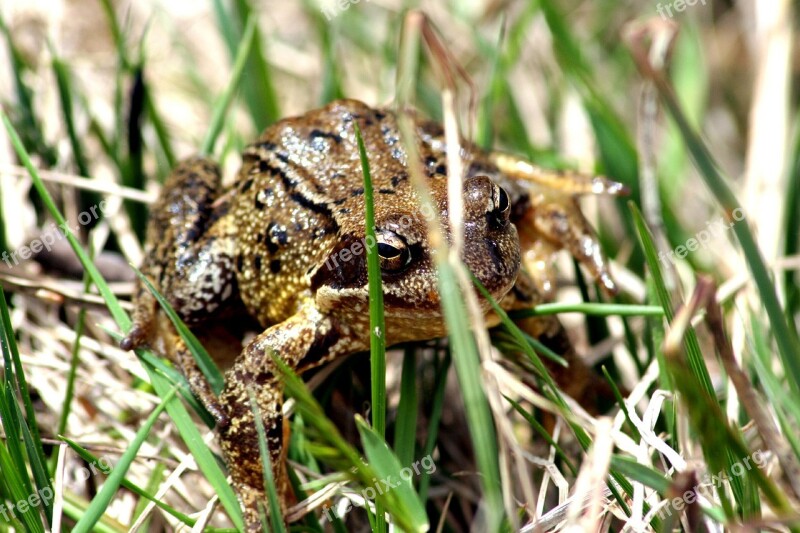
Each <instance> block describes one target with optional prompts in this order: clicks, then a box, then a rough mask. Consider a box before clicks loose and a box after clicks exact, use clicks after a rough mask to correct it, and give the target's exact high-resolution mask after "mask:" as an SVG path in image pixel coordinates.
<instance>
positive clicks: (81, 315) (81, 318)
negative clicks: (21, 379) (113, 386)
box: [56, 248, 94, 435]
mask: <svg viewBox="0 0 800 533" xmlns="http://www.w3.org/2000/svg"><path fill="white" fill-rule="evenodd" d="M89 259H92V260H94V250H93V249H92V248H89ZM90 286H91V285H90V280H89V275H88V274H87V273H85V272H84V274H83V292H84V294H85V293H88V292H89V287H90ZM85 322H86V308H81V310H80V311H78V318H77V320H76V321H75V342H74V343H72V353H71V354H70V360H69V372H68V373H67V387H66V390H65V391H64V401H63V403H62V406H63V407H62V409H61V418H60V419H59V421H58V430H57V431H56V434H57V435H62V434H64V432H65V431H66V428H67V421H68V420H69V415H70V413H71V412H72V398H73V397H74V396H75V377H76V376H77V374H78V363H79V361H80V349H81V337H82V336H83V328H84V325H85Z"/></svg>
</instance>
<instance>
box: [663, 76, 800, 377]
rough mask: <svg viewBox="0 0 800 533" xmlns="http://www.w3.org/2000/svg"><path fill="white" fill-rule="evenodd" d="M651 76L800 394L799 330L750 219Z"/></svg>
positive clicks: (673, 101) (667, 87) (678, 110)
mask: <svg viewBox="0 0 800 533" xmlns="http://www.w3.org/2000/svg"><path fill="white" fill-rule="evenodd" d="M651 77H652V80H653V83H654V84H655V86H656V88H657V89H658V91H659V93H660V94H661V97H662V99H663V100H664V103H665V104H666V106H667V109H668V110H669V112H670V115H671V116H672V118H673V119H674V120H675V123H676V124H677V126H678V130H679V131H680V133H681V136H682V137H683V139H684V141H685V143H686V146H687V148H688V149H689V153H690V154H691V156H692V160H693V161H694V163H695V165H696V166H697V169H698V170H699V171H700V176H701V177H702V178H703V180H704V181H705V182H706V185H707V186H708V188H709V189H710V190H711V193H712V194H713V195H714V198H715V199H716V200H717V202H718V203H719V205H720V207H721V208H722V211H723V214H724V216H725V219H726V220H727V222H728V223H729V224H732V229H733V232H734V233H735V234H736V238H737V239H738V240H739V245H740V246H741V247H742V252H743V253H744V257H745V261H746V262H747V265H748V267H749V268H750V273H751V274H752V276H753V280H754V281H755V284H756V287H757V288H758V294H759V296H760V297H761V301H762V303H763V304H764V309H765V310H766V312H767V316H769V320H770V326H771V327H772V330H773V334H774V335H775V341H776V343H777V345H778V352H779V354H780V356H781V362H782V363H783V366H784V368H785V370H786V374H787V378H788V380H787V381H788V382H789V385H790V386H791V387H792V389H793V390H794V391H795V392H800V357H798V354H800V341H798V337H797V330H796V329H795V328H794V327H793V326H791V325H790V324H789V323H788V322H787V320H786V316H785V315H784V313H783V309H782V308H781V305H780V302H779V301H778V295H777V293H776V291H775V286H774V284H773V281H772V278H771V276H770V274H769V270H768V269H767V266H766V264H765V263H764V258H763V257H762V255H761V250H760V249H759V248H758V244H757V243H756V240H755V238H754V237H753V234H752V232H751V231H750V225H749V224H748V222H747V220H740V219H736V218H735V217H734V215H735V213H736V212H737V210H738V211H740V212H742V213H743V212H744V210H743V209H742V206H741V204H740V203H739V200H738V199H737V198H736V196H735V195H734V194H733V191H732V190H731V188H730V187H729V186H728V183H727V180H726V179H725V178H724V177H723V176H722V173H721V172H720V170H719V166H718V165H717V163H716V161H714V158H713V157H712V155H711V152H709V150H708V147H707V146H706V145H705V143H704V142H703V140H702V139H701V138H700V136H699V135H698V134H697V132H696V131H695V129H694V128H693V127H692V126H691V124H690V123H689V120H688V119H687V118H686V116H685V114H684V113H683V110H682V108H681V106H680V104H679V103H678V101H677V98H676V97H675V94H674V92H673V91H672V89H671V87H670V85H669V83H668V82H667V81H666V80H665V79H664V78H663V77H662V76H661V75H659V74H657V73H655V72H652V73H651Z"/></svg>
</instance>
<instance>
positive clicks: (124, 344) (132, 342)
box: [119, 324, 148, 352]
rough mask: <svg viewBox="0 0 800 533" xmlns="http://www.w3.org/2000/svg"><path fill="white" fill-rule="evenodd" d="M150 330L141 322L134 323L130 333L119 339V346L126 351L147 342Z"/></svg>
mask: <svg viewBox="0 0 800 533" xmlns="http://www.w3.org/2000/svg"><path fill="white" fill-rule="evenodd" d="M147 337H148V330H147V328H146V327H144V326H142V325H141V324H134V325H133V327H132V328H131V329H130V331H128V334H127V335H126V336H125V337H124V338H123V339H122V340H121V341H119V347H120V349H122V350H125V351H126V352H127V351H129V350H135V349H136V348H141V347H142V346H144V345H146V344H147Z"/></svg>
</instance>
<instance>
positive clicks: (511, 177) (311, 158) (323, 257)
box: [122, 100, 621, 531]
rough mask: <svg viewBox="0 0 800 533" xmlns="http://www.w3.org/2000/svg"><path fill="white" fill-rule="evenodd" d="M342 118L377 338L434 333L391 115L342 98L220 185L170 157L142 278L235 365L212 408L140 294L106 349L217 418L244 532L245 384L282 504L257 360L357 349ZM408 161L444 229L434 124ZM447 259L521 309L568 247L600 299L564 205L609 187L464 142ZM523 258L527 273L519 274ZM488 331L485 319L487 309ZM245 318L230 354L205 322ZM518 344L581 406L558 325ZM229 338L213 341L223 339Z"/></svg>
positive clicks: (605, 280) (591, 264) (280, 453)
mask: <svg viewBox="0 0 800 533" xmlns="http://www.w3.org/2000/svg"><path fill="white" fill-rule="evenodd" d="M356 122H357V123H358V125H359V127H360V129H361V131H362V132H363V138H364V142H365V145H366V151H367V154H368V156H369V160H370V166H371V169H372V175H373V178H372V179H373V188H374V193H375V201H374V204H375V223H376V236H377V251H378V254H379V256H380V267H381V276H382V280H383V291H384V304H385V317H386V332H385V335H386V343H387V345H392V344H396V343H400V342H407V341H418V340H424V339H430V338H435V337H440V336H443V335H445V334H446V330H445V326H444V321H443V317H442V311H441V309H440V300H439V294H438V292H437V281H436V271H435V268H434V259H433V257H432V250H431V248H430V247H429V245H428V242H427V228H426V221H425V217H424V216H423V215H424V214H425V213H422V212H421V210H420V207H419V204H418V201H417V197H416V193H415V191H414V188H413V187H412V184H411V183H410V180H409V175H408V172H407V166H406V163H407V161H406V158H407V156H406V151H405V150H404V149H403V146H402V145H401V143H400V138H399V137H400V136H399V132H398V128H397V123H396V120H395V115H394V113H393V112H391V111H389V110H385V109H374V108H371V107H368V106H366V105H365V104H363V103H361V102H358V101H355V100H340V101H336V102H333V103H331V104H329V105H328V106H326V107H324V108H322V109H318V110H315V111H311V112H309V113H306V114H305V115H302V116H299V117H294V118H288V119H285V120H282V121H280V122H278V123H276V124H274V125H273V126H271V127H270V128H268V129H267V130H266V131H265V132H264V133H263V134H262V136H261V137H260V138H259V139H258V140H257V141H256V142H255V143H254V144H252V145H250V146H249V147H248V148H247V149H246V150H245V151H244V154H243V162H242V167H241V170H240V171H239V174H238V176H237V178H236V180H235V182H234V183H233V184H232V185H231V186H230V187H227V188H224V187H223V186H222V185H221V178H220V171H219V168H218V167H217V166H216V165H215V164H213V163H211V162H209V161H207V160H205V159H199V158H196V159H190V160H188V161H185V162H183V163H181V164H180V165H179V166H178V167H177V168H176V169H175V170H174V172H173V173H172V175H171V176H170V177H169V179H168V180H167V182H166V183H165V185H164V189H163V191H162V194H161V197H160V200H159V201H158V202H157V203H156V204H155V205H154V206H153V209H152V212H151V219H150V223H149V227H148V233H147V243H146V246H147V250H146V252H147V255H146V260H145V262H144V265H143V266H142V271H143V272H144V274H145V275H146V276H147V277H148V278H149V279H150V280H151V281H152V282H153V284H154V285H155V286H156V287H157V288H158V289H159V291H160V292H161V293H162V294H164V295H165V296H166V297H167V299H168V300H169V301H170V303H171V304H172V305H173V306H174V308H175V309H176V310H177V312H178V313H179V315H180V316H181V318H183V320H184V321H185V322H186V323H187V324H188V325H189V326H190V327H191V328H192V329H193V331H195V332H197V333H198V334H201V336H202V337H203V338H205V339H208V340H209V341H212V343H213V344H214V346H215V347H214V348H212V350H211V351H212V353H213V352H215V351H217V348H219V351H226V350H227V351H231V346H233V350H234V351H235V352H236V353H237V354H238V356H237V357H235V361H234V362H233V364H232V366H231V367H230V368H229V369H228V370H227V373H226V376H225V388H224V390H223V392H222V394H221V395H220V396H219V397H216V395H215V394H214V393H213V392H212V391H211V389H210V387H209V385H208V383H207V382H206V380H205V379H204V377H203V375H202V373H201V372H200V371H199V369H198V367H197V366H196V363H195V362H194V359H193V358H192V356H191V355H190V354H189V352H188V350H187V349H186V347H185V345H184V344H183V342H182V341H181V340H180V338H179V337H178V336H177V335H176V333H175V331H174V329H173V328H172V325H171V324H170V322H169V320H168V319H167V318H166V317H165V315H164V314H163V312H162V311H160V310H159V309H158V306H157V303H156V302H155V300H154V299H153V297H152V296H151V295H150V293H149V292H148V291H147V290H146V289H145V288H143V287H142V286H140V287H139V288H138V290H137V292H136V294H135V296H134V302H135V314H134V326H133V329H132V330H131V331H130V333H129V335H128V337H127V338H126V339H125V340H124V341H123V343H122V346H123V347H124V348H126V349H132V348H135V347H139V346H147V345H149V346H152V347H154V348H155V349H157V350H159V351H162V352H164V353H166V354H168V355H169V356H170V357H171V358H172V359H173V360H174V361H176V363H177V364H178V365H179V367H180V368H181V369H182V371H183V372H184V374H185V375H186V377H187V378H188V380H189V382H190V384H191V386H192V388H193V391H194V392H195V394H196V395H197V396H198V397H199V398H200V399H201V401H202V402H203V403H204V404H205V405H206V407H207V408H208V410H209V412H211V413H212V414H213V415H214V416H215V417H216V419H217V431H218V435H219V439H220V443H221V447H222V453H223V455H224V458H225V460H226V462H227V464H228V467H229V469H230V472H231V475H232V477H233V481H234V484H235V487H236V490H237V492H238V495H239V497H240V499H241V502H242V505H243V507H244V510H245V519H246V523H247V527H248V529H249V530H253V531H260V530H261V526H260V522H259V518H258V503H259V502H262V503H263V504H266V499H265V495H264V490H263V484H262V480H263V477H262V469H261V468H262V466H261V460H260V457H259V447H258V440H257V434H256V429H255V425H254V420H253V415H252V411H251V406H250V402H249V400H248V394H247V387H252V388H253V389H254V390H255V391H256V394H257V401H258V404H259V408H260V412H261V413H262V415H263V418H264V425H265V428H266V431H267V439H268V445H269V449H270V454H271V463H272V465H273V468H274V474H275V479H276V480H277V485H278V490H279V492H280V493H281V495H282V497H283V501H284V502H285V501H286V499H287V498H288V497H290V489H289V488H288V485H287V476H286V470H285V469H286V465H285V448H284V446H283V442H284V440H285V438H284V426H283V423H282V414H281V407H282V403H283V392H282V385H281V382H280V380H279V379H278V377H277V370H276V368H275V364H274V362H273V360H272V358H271V355H270V354H271V353H273V351H274V352H275V353H277V354H278V355H279V356H280V357H281V358H282V359H283V360H284V361H286V363H287V364H288V365H289V366H291V367H292V368H294V369H295V370H296V371H297V372H303V371H305V370H308V369H310V368H313V367H316V366H318V365H321V364H323V363H325V362H327V361H331V360H332V359H335V358H337V357H341V356H345V355H347V354H351V353H354V352H358V351H362V350H366V349H368V347H369V320H368V311H367V310H368V290H367V266H366V253H365V252H364V250H365V248H364V243H365V242H367V241H365V223H364V189H363V177H362V172H361V166H360V160H359V152H358V149H357V145H356V142H355V137H354V135H355V134H354V123H356ZM415 123H416V134H417V136H418V143H419V150H420V154H421V157H422V163H423V167H424V169H425V172H426V173H427V176H428V185H429V187H430V190H431V193H432V197H433V200H434V204H435V206H436V209H437V211H438V215H441V216H442V219H443V222H444V229H445V234H446V235H445V236H446V237H448V238H449V228H448V225H447V216H446V215H447V209H448V202H447V187H446V183H447V167H446V164H445V141H444V137H443V131H442V128H441V126H440V125H438V124H436V123H433V122H428V121H423V120H416V121H415ZM462 154H463V157H464V160H465V163H466V175H465V179H464V185H463V191H464V196H463V198H464V236H465V239H464V242H465V246H464V250H463V261H464V263H465V264H466V266H467V267H469V269H470V270H471V271H472V272H473V273H474V274H475V276H476V277H477V278H478V279H479V280H480V281H481V283H483V285H484V286H485V287H486V288H487V289H488V290H489V292H490V293H491V294H492V296H493V297H494V298H495V299H496V300H498V301H500V302H501V305H502V306H503V307H504V308H505V309H509V310H510V309H519V308H529V307H531V306H533V305H535V304H537V303H540V302H541V301H543V300H545V299H547V298H548V297H549V296H550V294H551V292H552V289H553V286H554V279H553V273H552V271H551V269H550V268H549V266H548V265H549V264H550V263H551V262H552V254H553V252H554V251H556V250H558V249H562V248H566V249H567V250H568V251H569V252H570V253H571V254H572V255H573V256H574V257H576V258H577V259H578V260H579V261H580V262H581V263H583V264H584V265H586V266H587V268H588V269H589V270H590V272H591V273H592V274H593V275H594V276H595V278H596V279H598V280H600V281H601V283H602V284H603V285H604V286H605V287H606V288H607V289H609V290H613V288H614V287H613V282H612V280H611V277H610V276H609V273H608V270H607V268H606V262H605V260H604V258H603V255H602V254H601V252H600V248H599V246H598V244H597V241H596V239H595V237H594V233H593V232H592V230H591V228H590V227H589V225H588V223H587V222H586V220H585V219H584V217H583V215H582V214H581V212H580V209H579V207H578V204H577V201H576V199H575V196H576V195H577V194H582V193H600V192H606V193H612V194H613V193H616V192H619V191H620V190H621V186H620V185H619V184H616V183H614V182H610V181H607V180H605V179H603V178H597V177H584V176H579V175H575V174H564V175H561V174H559V173H554V172H552V171H543V170H541V169H538V168H536V167H533V166H532V165H530V164H529V163H527V162H525V161H522V160H519V159H516V158H514V157H511V156H507V155H503V154H499V153H495V152H485V151H482V150H480V149H479V148H477V147H476V146H474V145H472V144H470V143H467V142H463V145H462ZM522 263H524V264H525V265H526V267H527V269H521V264H522ZM482 305H483V308H484V311H485V312H487V321H488V322H489V324H496V323H497V318H496V316H494V315H493V314H491V313H488V310H489V305H488V302H486V301H483V302H482ZM236 317H251V318H253V319H255V321H256V322H257V323H258V324H259V325H260V327H261V328H263V332H262V333H260V334H259V335H257V336H256V337H255V338H253V339H252V340H251V341H250V342H249V343H247V345H246V346H244V348H243V349H242V347H241V340H240V339H236V338H234V339H233V340H232V341H231V340H230V337H235V335H231V334H230V331H231V330H230V329H228V330H227V331H219V328H218V329H217V331H216V332H214V333H213V334H211V333H210V332H211V330H212V329H213V327H214V326H215V325H219V324H229V325H230V324H234V325H235V324H237V323H239V321H238V318H236ZM520 325H521V326H522V327H523V328H524V329H525V330H526V331H528V332H529V333H530V334H532V335H535V336H536V337H538V338H539V339H540V340H542V341H543V342H545V343H546V344H549V345H550V346H552V347H553V348H554V349H556V350H557V351H558V352H559V353H561V354H564V355H565V356H566V357H567V358H568V359H569V360H571V361H573V366H575V367H576V368H575V369H573V371H572V373H571V374H570V376H571V377H570V378H569V380H565V381H566V384H565V385H564V386H565V391H566V392H567V393H570V394H572V395H573V396H575V397H578V398H584V399H585V398H588V397H589V396H591V395H592V394H593V391H592V390H587V388H588V387H586V383H587V382H591V381H590V380H588V381H587V380H586V379H584V380H581V379H576V378H575V372H578V373H581V372H583V373H584V374H588V373H589V371H588V370H587V369H586V368H585V367H583V366H582V365H580V362H579V361H578V360H577V359H574V358H573V355H574V354H573V353H572V348H571V346H570V344H569V341H568V339H567V337H566V335H565V334H564V331H563V329H562V327H561V325H560V324H559V322H558V320H557V319H555V318H553V317H542V318H535V319H526V320H523V321H520ZM225 335H227V336H228V337H226V336H225Z"/></svg>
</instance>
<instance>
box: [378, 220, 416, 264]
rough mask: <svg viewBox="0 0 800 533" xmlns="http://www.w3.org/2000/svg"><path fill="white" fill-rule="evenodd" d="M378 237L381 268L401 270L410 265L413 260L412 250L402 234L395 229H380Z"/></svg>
mask: <svg viewBox="0 0 800 533" xmlns="http://www.w3.org/2000/svg"><path fill="white" fill-rule="evenodd" d="M376 237H377V240H378V256H379V257H380V262H381V270H383V271H385V272H400V271H401V270H403V269H404V268H405V267H407V266H408V264H409V263H410V262H411V252H410V251H409V249H408V244H406V241H405V240H404V239H403V238H402V237H401V236H400V235H398V234H397V233H395V232H393V231H388V230H379V231H378V233H377V235H376Z"/></svg>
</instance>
